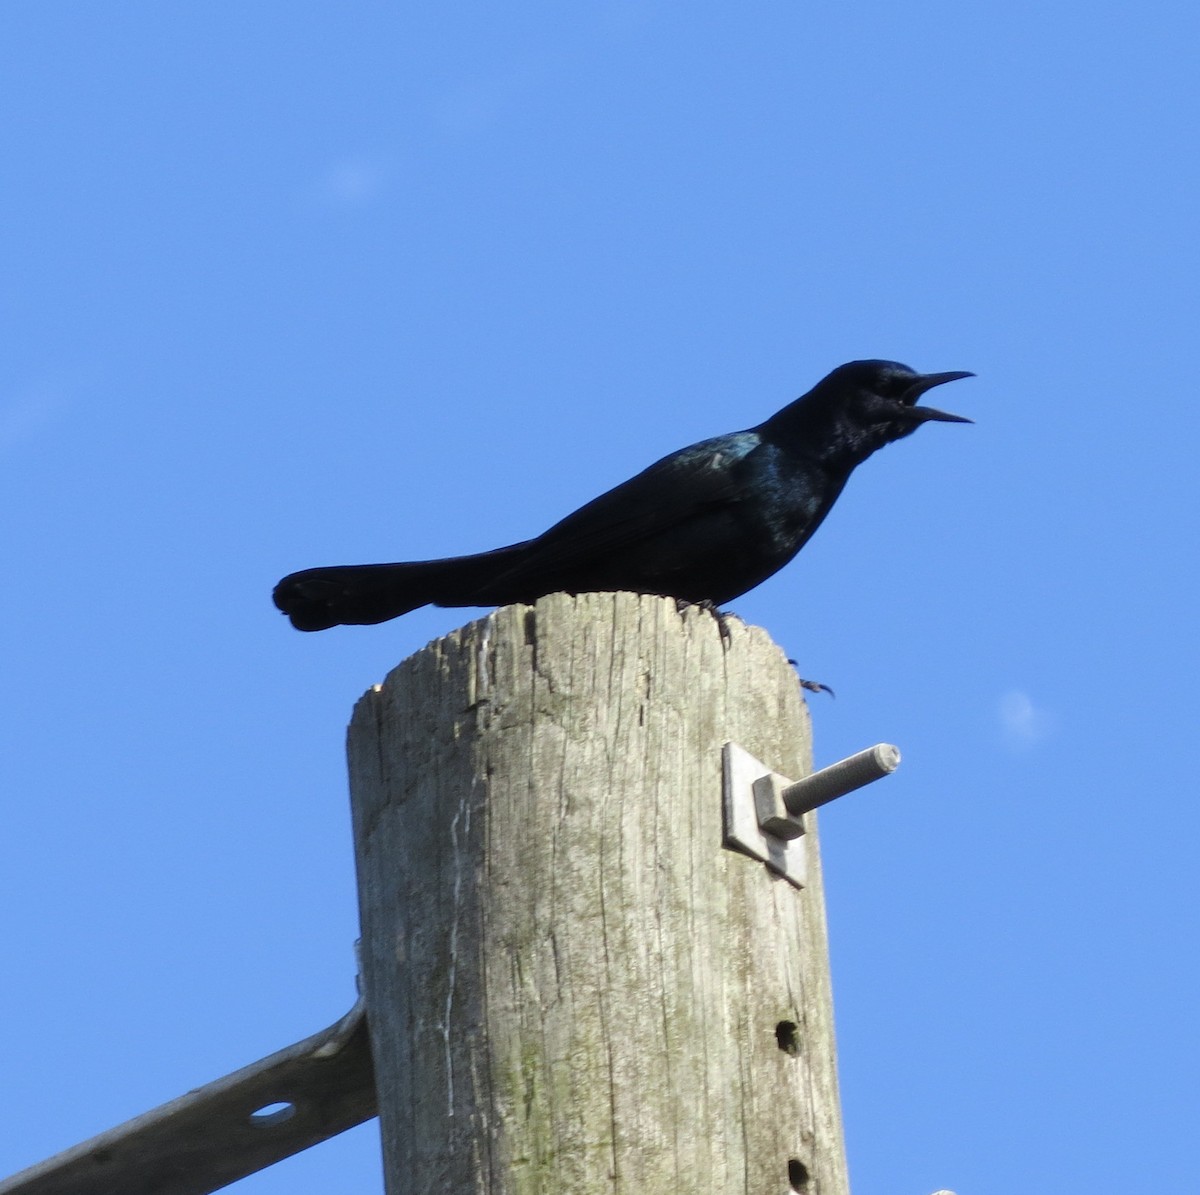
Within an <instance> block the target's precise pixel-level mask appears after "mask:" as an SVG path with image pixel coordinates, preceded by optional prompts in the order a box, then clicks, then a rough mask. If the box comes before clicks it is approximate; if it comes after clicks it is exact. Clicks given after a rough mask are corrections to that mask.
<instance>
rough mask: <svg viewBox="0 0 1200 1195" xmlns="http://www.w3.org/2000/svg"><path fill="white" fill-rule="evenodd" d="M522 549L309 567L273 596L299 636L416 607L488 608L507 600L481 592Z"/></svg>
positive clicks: (284, 582)
mask: <svg viewBox="0 0 1200 1195" xmlns="http://www.w3.org/2000/svg"><path fill="white" fill-rule="evenodd" d="M523 547H524V545H523V544H513V545H512V546H511V547H508V548H499V549H497V550H496V551H494V552H482V553H480V554H479V555H477V556H455V557H451V558H450V559H448V560H416V561H409V562H406V563H402V564H347V565H338V566H335V567H332V568H309V569H305V570H304V571H303V572H299V573H291V574H290V575H289V576H286V577H284V578H283V580H282V581H280V582H279V584H278V585H276V586H275V592H274V594H273V595H272V596H273V597H274V599H275V605H276V606H278V607H279V609H280V610H282V611H283V612H284V613H285V614H286V615H287V616H288V618H290V619H291V621H292V626H294V627H295V628H296V629H297V630H298V631H324V630H326V629H327V628H329V627H336V626H362V625H366V624H370V623H376V622H386V621H387V620H388V619H389V618H398V617H399V616H400V615H401V614H407V613H408V612H409V611H410V610H415V609H417V607H418V606H429V605H434V606H478V605H493V604H494V603H495V601H496V600H500V601H504V600H506V599H504V598H500V599H494V598H491V597H487V596H483V595H482V593H481V590H483V589H484V588H485V587H486V586H487V585H488V582H489V581H491V580H492V578H494V577H496V576H497V575H499V574H503V573H504V572H505V571H506V570H507V569H508V568H510V567H512V565H513V564H514V562H515V561H516V560H517V559H519V557H520V549H521V548H523ZM511 600H519V599H517V598H513V599H511Z"/></svg>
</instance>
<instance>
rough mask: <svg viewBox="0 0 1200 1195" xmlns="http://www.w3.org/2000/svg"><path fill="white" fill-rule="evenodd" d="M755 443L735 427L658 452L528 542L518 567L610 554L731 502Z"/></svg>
mask: <svg viewBox="0 0 1200 1195" xmlns="http://www.w3.org/2000/svg"><path fill="white" fill-rule="evenodd" d="M760 443H761V440H760V438H759V436H758V434H757V433H756V432H752V431H751V432H735V433H733V434H732V435H727V436H719V437H717V438H715V439H712V440H704V441H702V442H701V443H699V444H693V445H692V446H691V447H690V448H684V449H681V450H680V451H679V452H676V453H673V454H672V455H670V456H667V457H664V458H663V459H662V460H660V461H657V462H655V463H654V464H653V465H651V466H650V467H649V468H648V469H644V470H643V471H642V472H641V473H638V474H637V475H636V476H634V477H631V478H630V479H629V480H628V481H624V482H622V483H621V484H620V485H618V486H616V487H614V488H613V489H611V490H608V491H607V492H606V493H603V494H601V495H600V496H599V497H598V498H593V499H592V501H591V502H589V503H587V504H586V505H585V506H581V507H580V508H579V509H578V510H577V511H575V512H574V513H572V514H569V515H567V517H566V518H565V519H562V520H561V521H560V522H558V523H555V524H554V526H553V527H551V528H549V530H547V531H545V532H543V533H542V534H541V535H540V536H538V537H537V538H536V539H534V540H530V541H529V542H528V544H527V545H526V547H527V551H526V553H525V554H524V555H523V557H522V560H521V563H520V565H519V566H518V567H519V571H520V572H522V573H524V572H525V571H526V570H527V569H528V570H537V569H540V568H544V567H548V568H551V569H558V568H561V567H568V566H570V565H572V564H574V563H576V562H578V561H580V560H593V559H595V558H596V557H597V556H600V555H608V554H609V553H618V552H620V551H621V550H622V549H627V548H629V547H631V546H633V545H636V544H641V543H644V542H645V541H647V540H649V539H653V538H654V537H655V536H657V535H659V534H661V533H663V532H665V531H668V530H671V529H674V528H678V527H681V526H683V525H685V524H687V523H689V522H691V521H693V520H695V519H697V518H699V517H702V516H703V515H705V514H709V513H711V512H713V511H716V510H721V509H725V508H728V507H729V506H731V505H733V504H736V503H738V502H739V501H741V500H742V498H743V497H744V496H745V491H746V487H747V481H748V470H747V469H746V468H745V467H743V465H744V462H745V460H746V458H747V457H748V456H749V455H750V454H751V453H752V452H753V451H754V450H755V449H756V448H758V447H759V445H760Z"/></svg>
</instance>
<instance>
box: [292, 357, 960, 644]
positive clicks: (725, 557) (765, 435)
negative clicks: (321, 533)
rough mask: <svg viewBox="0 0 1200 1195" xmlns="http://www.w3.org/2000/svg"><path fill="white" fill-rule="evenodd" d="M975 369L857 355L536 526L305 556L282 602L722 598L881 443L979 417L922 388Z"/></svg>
mask: <svg viewBox="0 0 1200 1195" xmlns="http://www.w3.org/2000/svg"><path fill="white" fill-rule="evenodd" d="M971 376H973V375H972V374H970V373H965V372H962V371H958V372H952V373H929V374H920V373H916V372H915V371H914V370H912V369H910V368H909V367H908V366H907V365H900V364H899V363H897V362H895V361H851V362H850V363H849V364H847V365H841V366H839V367H838V368H837V369H835V370H834V371H833V372H832V373H831V374H829V375H828V377H826V378H824V379H822V380H821V381H820V382H818V383H817V384H816V385H815V386H814V387H813V388H812V389H811V390H810V391H809V392H808V393H807V394H805V395H804V396H803V397H801V398H798V399H796V401H795V402H792V403H789V404H788V405H787V406H786V407H784V408H783V410H781V411H779V412H778V413H777V414H775V415H772V416H771V418H770V419H768V420H767V421H766V422H765V423H760V424H759V425H758V426H757V427H752V428H750V429H749V430H748V431H741V432H732V433H731V434H729V435H725V436H717V437H716V438H715V439H711V440H702V441H701V442H700V443H699V444H693V445H692V446H691V447H690V448H684V449H681V450H680V451H679V452H675V453H672V454H671V455H670V456H666V457H663V459H662V460H660V461H658V462H657V463H656V464H653V465H651V466H650V467H649V468H648V469H646V470H644V471H643V472H641V473H639V474H638V475H637V476H636V477H631V478H630V479H629V480H628V481H626V482H623V483H622V484H621V485H619V486H617V487H616V488H615V489H611V490H609V491H608V492H607V493H605V494H601V495H600V497H599V498H595V499H593V500H592V501H591V502H589V503H588V504H587V505H586V506H583V507H580V509H579V510H577V511H575V513H574V514H571V515H568V516H567V517H566V518H565V519H563V520H562V521H561V522H560V523H555V524H554V526H553V527H551V528H550V529H549V530H548V531H546V532H543V533H542V534H541V535H539V536H538V537H537V538H536V539H529V540H525V541H523V542H522V543H517V544H511V545H509V546H508V547H506V548H496V549H495V550H494V551H491V552H481V553H479V554H478V555H474V556H452V557H449V558H448V559H445V560H419V561H410V562H406V563H400V564H351V565H340V566H336V567H332V568H310V569H305V570H304V571H303V572H299V573H292V574H291V575H290V576H287V577H284V578H283V580H282V581H280V582H279V584H278V585H277V586H276V587H275V594H274V597H275V604H276V605H277V606H278V607H279V608H280V609H281V610H282V611H283V612H284V613H285V614H286V615H287V616H288V617H289V618H290V619H291V620H292V625H293V626H294V627H296V628H298V629H299V630H301V631H321V630H325V629H326V628H327V627H333V626H338V625H340V624H363V623H376V622H384V621H386V620H387V619H389V618H396V617H397V616H398V615H401V614H406V613H408V611H409V610H415V609H416V608H417V607H418V606H425V605H430V604H432V605H435V606H499V605H507V604H508V603H511V602H532V601H534V600H535V599H536V598H539V597H541V596H542V595H543V594H547V593H555V592H558V591H565V592H567V593H586V592H592V591H596V590H622V589H623V590H632V591H633V592H635V593H656V594H662V595H663V596H665V597H674V598H678V599H680V600H682V601H685V602H696V603H708V604H711V605H714V606H720V605H722V604H724V603H725V602H728V601H731V600H732V599H733V598H736V597H738V596H739V595H740V594H743V593H745V592H746V591H747V590H748V589H753V588H754V586H756V585H757V584H759V582H761V581H765V580H766V579H767V578H768V577H769V576H771V575H772V573H775V572H777V571H778V570H779V569H781V568H782V567H783V566H784V565H785V564H787V562H788V561H789V560H791V558H792V557H793V556H795V555H796V553H797V552H798V551H800V549H801V548H802V547H804V545H805V544H806V543H807V542H808V540H809V537H810V536H811V535H812V533H813V532H814V531H816V529H817V528H818V527H819V526H820V525H821V521H822V519H824V518H825V516H826V515H827V514H828V513H829V509H830V507H831V506H833V504H834V502H835V501H836V500H837V497H838V495H839V494H840V493H841V492H842V487H843V486H844V485H845V484H846V482H847V480H848V479H849V477H850V474H851V473H852V472H853V471H854V468H855V467H856V466H857V465H860V464H862V462H863V461H865V460H866V459H867V457H869V456H870V455H871V453H873V452H875V451H876V449H879V448H882V447H883V446H884V445H885V444H890V443H891V442H892V441H893V440H900V439H903V438H904V437H905V436H907V435H910V434H911V433H912V432H914V431H916V429H917V428H918V427H920V426H921V424H922V423H930V422H939V423H970V422H971V420H969V419H965V418H964V417H963V416H961V415H948V414H946V413H945V412H944V411H938V410H935V409H933V408H932V407H922V406H918V405H917V399H919V398H920V397H921V396H922V395H923V394H924V393H925V392H926V391H927V390H931V389H932V388H933V387H934V386H940V385H942V384H943V383H944V382H953V381H955V380H957V379H958V378H969V377H971Z"/></svg>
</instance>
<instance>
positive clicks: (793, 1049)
mask: <svg viewBox="0 0 1200 1195" xmlns="http://www.w3.org/2000/svg"><path fill="white" fill-rule="evenodd" d="M775 1040H776V1041H777V1042H778V1043H779V1048H780V1049H781V1050H782V1051H783V1052H784V1053H785V1054H791V1055H792V1056H793V1057H794V1056H795V1055H797V1054H799V1053H800V1026H799V1025H797V1024H796V1022H795V1021H780V1022H779V1024H778V1025H776V1026H775Z"/></svg>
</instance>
